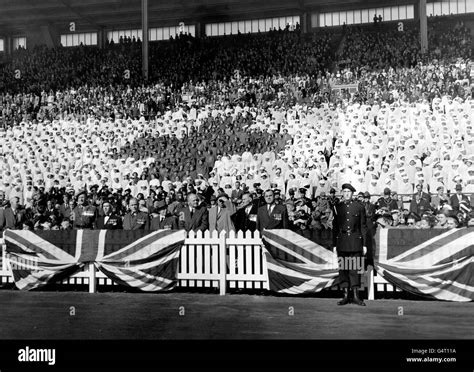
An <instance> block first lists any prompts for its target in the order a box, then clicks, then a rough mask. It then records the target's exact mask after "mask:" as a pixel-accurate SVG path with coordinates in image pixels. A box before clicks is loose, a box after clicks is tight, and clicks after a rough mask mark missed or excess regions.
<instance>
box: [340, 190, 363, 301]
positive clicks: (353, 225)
mask: <svg viewBox="0 0 474 372" xmlns="http://www.w3.org/2000/svg"><path fill="white" fill-rule="evenodd" d="M354 192H355V189H354V187H353V186H352V185H351V184H348V183H345V184H343V185H342V197H343V198H342V200H341V201H340V202H339V203H338V204H337V205H336V206H335V208H334V211H335V216H334V221H333V246H334V248H335V250H336V251H337V255H338V261H339V262H340V267H339V286H340V287H341V288H343V291H344V298H343V299H342V300H341V301H339V302H338V305H346V304H348V303H350V302H351V300H350V299H349V290H350V289H352V291H353V295H354V296H353V299H352V302H353V303H355V304H356V305H360V306H365V303H364V301H363V300H362V299H360V298H359V293H358V291H359V287H360V281H361V276H360V272H361V270H363V269H364V266H363V265H361V261H362V257H363V255H365V254H366V253H367V244H366V239H367V221H366V213H365V208H364V206H363V205H362V204H361V203H360V202H358V201H356V200H354V199H352V195H353V194H354ZM349 262H351V263H356V265H351V266H349V265H346V264H347V263H349ZM341 263H342V265H341ZM357 263H359V265H357ZM354 266H360V267H354Z"/></svg>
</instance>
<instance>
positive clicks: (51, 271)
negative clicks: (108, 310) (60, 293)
mask: <svg viewBox="0 0 474 372" xmlns="http://www.w3.org/2000/svg"><path fill="white" fill-rule="evenodd" d="M185 234H186V233H185V231H184V230H181V231H172V230H159V231H154V232H151V233H148V232H145V231H137V230H134V231H123V230H71V231H37V232H32V231H26V230H7V231H5V233H4V239H5V243H6V250H7V254H8V258H9V262H10V267H11V269H12V273H13V278H14V280H15V285H16V286H17V287H18V288H19V289H26V290H31V289H34V288H39V287H42V286H44V285H46V284H49V283H53V282H56V281H58V280H61V279H64V278H66V277H68V276H70V275H72V274H74V273H75V272H76V271H78V270H79V269H80V268H81V267H83V266H84V263H86V262H94V265H95V266H96V267H97V268H98V269H99V270H101V271H102V272H103V273H104V274H105V275H106V276H107V277H108V278H110V279H112V280H113V281H114V282H115V283H117V284H123V285H126V286H130V287H135V288H139V289H140V290H142V291H167V290H171V289H173V288H174V287H175V286H176V284H177V279H176V274H177V271H178V263H179V254H180V249H181V246H182V245H183V243H184V239H185Z"/></svg>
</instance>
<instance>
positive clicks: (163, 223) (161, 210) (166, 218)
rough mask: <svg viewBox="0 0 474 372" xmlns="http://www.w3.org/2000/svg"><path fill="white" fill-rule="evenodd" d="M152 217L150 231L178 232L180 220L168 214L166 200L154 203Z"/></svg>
mask: <svg viewBox="0 0 474 372" xmlns="http://www.w3.org/2000/svg"><path fill="white" fill-rule="evenodd" d="M155 212H157V213H155ZM152 216H153V218H152V219H151V220H150V230H178V219H177V217H176V216H174V215H172V214H171V213H169V212H168V206H167V205H166V203H165V201H164V200H157V201H156V203H154V210H153V213H152Z"/></svg>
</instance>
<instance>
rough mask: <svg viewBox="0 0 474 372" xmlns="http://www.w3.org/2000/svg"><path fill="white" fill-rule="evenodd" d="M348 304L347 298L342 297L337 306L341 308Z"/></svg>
mask: <svg viewBox="0 0 474 372" xmlns="http://www.w3.org/2000/svg"><path fill="white" fill-rule="evenodd" d="M350 302H351V300H349V297H344V298H343V299H342V300H340V301H338V302H337V304H338V305H340V306H343V305H347V304H349V303H350Z"/></svg>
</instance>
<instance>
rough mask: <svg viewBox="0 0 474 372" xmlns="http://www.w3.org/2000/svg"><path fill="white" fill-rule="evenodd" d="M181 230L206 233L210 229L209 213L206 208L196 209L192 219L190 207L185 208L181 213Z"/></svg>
mask: <svg viewBox="0 0 474 372" xmlns="http://www.w3.org/2000/svg"><path fill="white" fill-rule="evenodd" d="M178 227H179V229H184V230H186V231H191V230H193V231H198V230H201V231H205V230H208V229H209V212H208V210H207V208H205V207H202V206H201V207H199V208H196V210H195V211H194V214H193V216H192V217H191V211H190V210H189V207H184V208H183V209H182V210H181V211H180V212H179V222H178Z"/></svg>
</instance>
